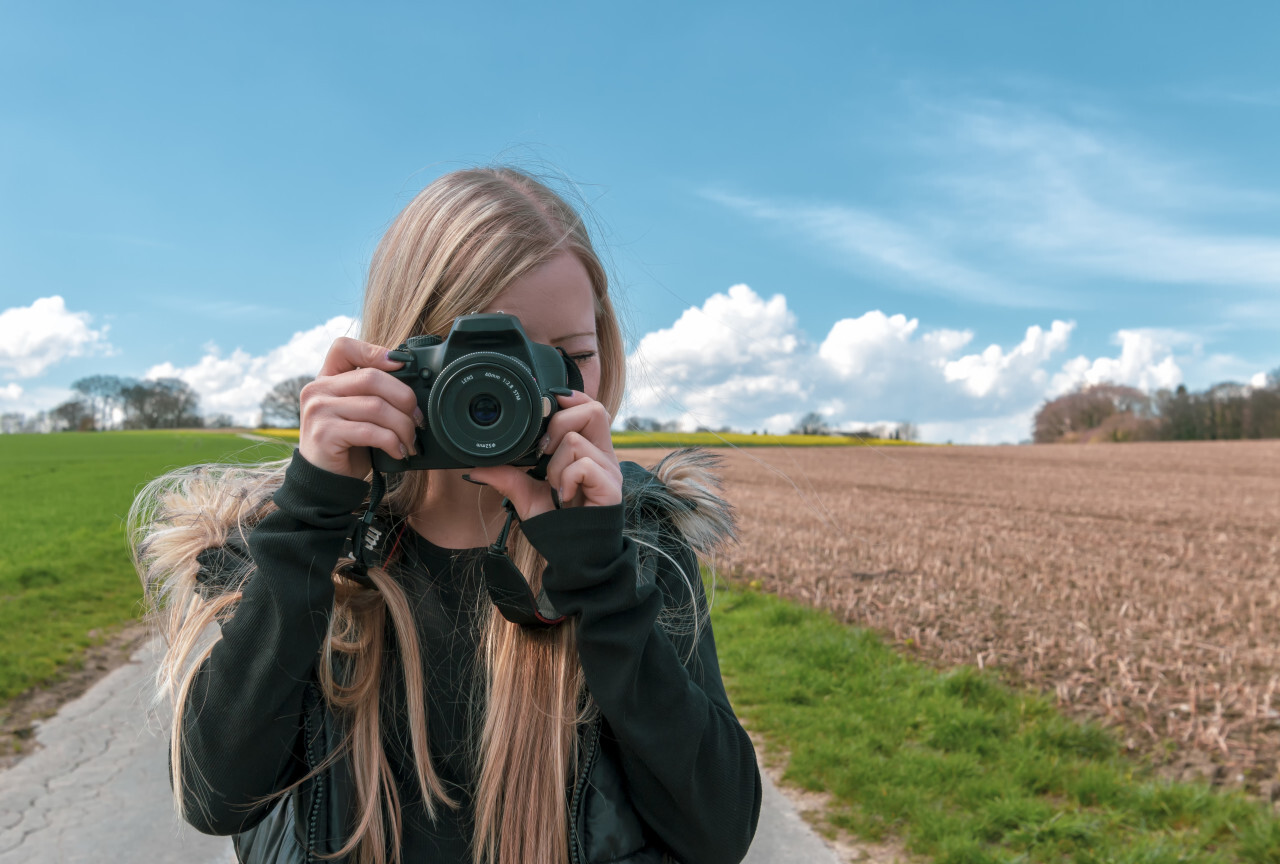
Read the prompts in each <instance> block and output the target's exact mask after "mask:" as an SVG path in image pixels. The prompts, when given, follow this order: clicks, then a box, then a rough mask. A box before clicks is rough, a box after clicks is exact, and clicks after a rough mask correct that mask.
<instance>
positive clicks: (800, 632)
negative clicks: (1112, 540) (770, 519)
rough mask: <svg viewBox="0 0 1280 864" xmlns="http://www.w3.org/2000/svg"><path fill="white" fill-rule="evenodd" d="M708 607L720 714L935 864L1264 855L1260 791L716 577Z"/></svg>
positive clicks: (991, 679)
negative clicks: (1203, 775) (1206, 778)
mask: <svg viewBox="0 0 1280 864" xmlns="http://www.w3.org/2000/svg"><path fill="white" fill-rule="evenodd" d="M711 617H712V622H713V625H714V627H715V633H716V642H717V647H718V650H719V656H720V664H721V669H722V671H723V673H724V676H725V681H726V686H727V687H728V689H729V693H730V697H731V698H732V699H733V703H734V708H735V710H737V712H738V714H739V716H741V717H742V718H743V721H744V723H745V724H746V725H747V726H748V727H749V728H751V729H753V730H755V731H757V732H759V733H760V734H762V735H763V736H764V737H765V739H766V741H767V742H768V748H769V749H770V750H772V751H775V752H787V753H789V759H790V761H789V763H788V768H787V771H786V775H785V776H786V779H787V780H788V781H789V782H792V783H794V784H796V785H798V786H801V787H803V788H806V789H810V790H814V791H825V792H828V793H830V794H831V795H833V796H834V800H835V801H836V809H835V810H834V812H832V813H831V814H830V818H831V822H832V824H833V825H835V826H837V827H841V828H845V829H847V830H849V831H850V832H852V833H853V834H855V835H857V836H861V837H865V838H868V839H873V840H879V839H884V838H890V837H891V838H895V839H897V840H899V841H901V842H903V843H904V844H905V846H906V848H907V849H908V850H909V851H910V852H911V853H914V854H917V855H920V856H925V857H927V859H929V860H932V861H935V862H938V864H985V862H993V864H994V862H1009V864H1013V862H1046V864H1047V862H1066V861H1073V862H1099V864H1101V862H1132V864H1138V862H1143V864H1163V862H1170V864H1172V862H1205V864H1218V862H1222V864H1226V862H1239V861H1245V862H1258V864H1262V862H1277V861H1280V820H1277V819H1276V818H1275V816H1273V815H1272V814H1271V812H1270V810H1269V808H1267V807H1266V806H1265V805H1263V804H1262V803H1260V802H1257V801H1253V800H1250V799H1247V798H1245V797H1244V796H1242V795H1240V794H1239V793H1225V792H1219V791H1215V790H1214V789H1212V788H1210V787H1209V786H1208V785H1207V784H1204V783H1199V784H1170V783H1166V782H1163V781H1161V780H1159V779H1156V778H1155V777H1154V776H1153V774H1152V772H1151V771H1150V770H1148V769H1147V768H1145V767H1144V766H1142V765H1140V764H1138V763H1137V762H1136V761H1135V760H1133V759H1131V758H1128V757H1126V756H1124V755H1122V754H1121V752H1120V751H1121V748H1120V746H1119V745H1118V744H1117V742H1116V740H1115V739H1114V737H1113V736H1112V735H1111V734H1109V733H1108V732H1106V731H1104V730H1102V729H1099V728H1097V727H1093V726H1088V725H1081V724H1079V723H1076V722H1075V721H1072V720H1068V719H1066V718H1064V717H1063V716H1062V715H1061V714H1059V712H1058V711H1057V710H1056V709H1055V708H1054V706H1053V705H1052V704H1051V703H1050V702H1049V701H1048V700H1046V699H1044V698H1042V697H1040V696H1038V695H1035V694H1031V693H1025V692H1018V691H1015V690H1012V689H1010V688H1009V687H1007V686H1004V685H1003V684H1001V683H1000V682H999V681H998V679H997V678H996V677H995V676H994V675H992V674H990V673H983V672H979V671H977V670H976V669H973V668H960V669H955V670H951V671H948V672H938V671H935V670H932V669H929V668H927V667H925V666H922V665H920V664H918V663H914V662H912V661H910V660H909V659H907V658H905V657H903V656H901V655H899V654H896V653H895V652H893V651H891V650H890V649H889V648H887V647H886V646H885V645H883V644H882V643H881V642H880V641H879V639H878V638H877V637H876V636H875V635H874V634H872V633H870V632H868V631H866V630H859V629H856V628H852V627H848V626H846V625H843V624H840V623H838V622H837V621H835V620H834V619H833V618H832V617H831V616H830V615H828V614H826V613H823V612H818V611H814V610H812V609H808V608H804V607H800V606H796V605H794V604H792V603H789V602H786V601H783V600H780V599H779V598H777V597H773V596H771V595H765V594H761V593H758V592H756V591H751V590H743V589H741V588H725V587H724V586H721V587H719V589H718V590H717V592H716V598H715V605H714V606H713V609H712V616H711Z"/></svg>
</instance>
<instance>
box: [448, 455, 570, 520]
mask: <svg viewBox="0 0 1280 864" xmlns="http://www.w3.org/2000/svg"><path fill="white" fill-rule="evenodd" d="M467 473H468V475H469V476H470V478H471V480H472V482H480V483H483V484H485V485H486V486H489V487H490V488H492V489H493V490H494V491H496V492H498V493H499V494H500V495H502V496H503V497H504V498H507V499H509V500H510V501H511V503H512V505H514V506H515V508H516V515H517V516H519V517H520V518H521V519H522V520H524V519H532V518H533V517H534V516H537V515H539V514H541V513H545V512H546V511H548V510H552V509H555V503H554V502H553V501H552V500H551V487H550V486H548V485H547V484H546V483H545V482H544V481H541V480H534V479H533V478H532V477H530V476H529V475H528V474H526V473H525V469H523V468H516V467H514V466H511V465H491V466H489V467H487V468H472V469H471V470H470V471H468V472H467Z"/></svg>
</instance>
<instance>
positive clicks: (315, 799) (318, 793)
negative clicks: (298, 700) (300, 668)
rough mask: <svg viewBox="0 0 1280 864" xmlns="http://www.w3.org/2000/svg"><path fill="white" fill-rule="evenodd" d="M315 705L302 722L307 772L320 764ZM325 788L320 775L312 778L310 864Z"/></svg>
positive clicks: (308, 838) (310, 708)
mask: <svg viewBox="0 0 1280 864" xmlns="http://www.w3.org/2000/svg"><path fill="white" fill-rule="evenodd" d="M314 705H315V703H314V702H313V703H312V705H311V706H308V708H307V711H306V714H305V716H304V717H303V721H302V730H303V731H302V734H304V735H306V736H307V771H314V770H315V766H316V765H318V764H319V762H318V761H317V760H316V758H315V755H316V754H315V751H314V749H313V748H314V746H315V741H314V739H313V737H312V728H311V712H312V710H313V706H314ZM324 787H325V784H324V780H323V778H322V777H320V775H316V776H315V777H314V778H312V780H311V790H312V795H311V813H310V815H309V816H308V819H307V862H308V864H311V862H314V861H315V860H316V858H315V848H316V825H317V823H318V822H319V820H320V805H321V799H322V798H323V797H324Z"/></svg>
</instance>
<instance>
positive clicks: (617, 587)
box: [130, 168, 760, 864]
mask: <svg viewBox="0 0 1280 864" xmlns="http://www.w3.org/2000/svg"><path fill="white" fill-rule="evenodd" d="M475 312H504V313H507V314H510V315H515V316H516V317H517V318H518V319H519V321H520V323H521V325H522V326H523V328H524V331H525V333H526V335H527V336H528V338H529V339H530V340H532V341H534V342H540V343H544V344H549V345H552V346H555V347H557V348H560V349H563V352H564V354H565V355H567V356H568V357H569V358H571V359H572V361H573V363H574V365H576V367H577V368H578V370H580V372H581V377H582V389H581V390H572V391H570V390H564V391H562V392H564V393H569V395H557V396H556V399H557V400H558V403H559V405H558V410H557V411H555V412H554V413H553V414H552V415H551V419H550V422H549V425H548V428H547V434H546V436H545V437H544V438H543V439H542V440H541V441H540V442H539V444H538V450H539V452H540V453H542V454H549V456H550V460H549V462H547V463H546V464H545V479H535V477H534V476H530V474H529V473H528V471H527V470H526V469H525V468H517V467H514V466H512V465H503V466H496V467H486V468H472V469H470V470H466V469H457V470H452V469H434V470H418V471H404V472H402V473H394V474H389V475H387V481H388V484H389V485H388V487H387V490H386V495H385V497H383V498H382V499H381V502H380V504H379V506H378V507H377V509H378V510H379V511H380V513H379V515H380V516H381V517H382V519H383V522H382V524H383V526H384V527H387V526H389V531H388V534H389V537H388V538H387V543H386V548H387V550H389V551H388V553H387V554H386V556H385V558H384V559H383V560H380V561H374V562H372V565H371V566H369V567H368V568H367V573H365V572H363V571H361V573H357V572H356V570H355V569H354V568H353V562H352V561H351V560H350V558H349V557H347V556H346V555H345V554H344V547H346V548H348V549H349V548H350V547H349V538H351V537H352V535H353V529H354V528H355V527H356V525H357V523H358V522H360V521H361V516H362V514H363V513H364V511H365V510H366V508H367V507H368V506H369V504H370V501H371V500H372V501H374V502H377V501H378V496H377V495H376V494H375V495H373V496H372V499H371V494H370V493H371V483H370V478H371V477H373V478H376V479H380V478H381V475H380V474H377V475H375V474H373V472H372V467H373V465H372V459H371V454H372V453H373V452H374V451H375V450H376V451H381V452H382V453H385V454H387V456H388V457H390V458H392V459H397V460H399V459H403V458H405V457H406V456H409V455H412V454H414V453H415V452H416V446H417V442H418V440H419V438H418V436H417V431H418V429H417V427H419V426H420V425H421V424H423V421H424V418H423V416H422V414H421V411H420V410H419V407H418V403H417V399H416V396H415V393H414V391H413V390H412V389H411V388H410V387H409V385H408V384H406V383H405V382H404V381H402V380H400V379H398V378H396V377H394V376H393V375H391V374H390V373H391V372H394V371H395V370H397V369H400V368H402V366H403V364H402V363H401V362H399V361H398V360H396V359H394V356H393V355H391V354H389V351H388V349H390V348H394V346H397V345H399V344H401V343H402V342H403V341H404V340H406V339H407V338H408V337H410V336H415V335H423V334H435V335H437V336H440V337H444V336H446V335H447V334H448V333H449V330H450V327H451V325H452V323H453V321H454V319H455V318H457V317H458V316H461V315H466V314H470V313H475ZM361 326H362V330H361V338H360V339H359V340H356V339H348V338H340V339H338V340H337V341H335V342H334V344H333V346H332V347H331V348H330V350H329V353H328V355H327V356H326V358H325V361H324V365H323V367H322V369H321V370H320V374H319V376H318V377H317V378H316V380H315V381H314V382H313V383H311V384H309V385H308V386H307V387H306V388H305V389H304V390H303V392H302V400H301V401H302V420H301V429H300V444H299V447H298V449H297V451H295V452H294V454H293V456H292V458H290V459H288V460H283V461H280V462H269V463H266V464H262V465H255V466H232V465H204V466H197V467H193V468H188V469H182V470H179V471H175V472H172V473H171V474H169V475H166V476H165V477H162V478H159V479H158V480H156V481H154V482H153V483H151V484H150V485H149V486H148V487H147V488H146V489H145V490H144V491H143V493H142V494H141V495H140V496H139V498H138V500H137V501H136V502H135V503H134V507H133V510H132V511H131V513H130V532H131V538H132V541H133V544H134V545H133V548H134V559H135V562H136V565H137V567H138V571H139V574H140V575H141V577H142V580H143V584H144V587H145V588H146V591H147V595H148V597H149V599H150V600H151V602H152V605H153V609H154V615H155V618H156V620H157V621H158V622H159V624H160V628H161V630H162V632H163V633H164V635H165V636H166V639H167V652H166V655H165V657H164V661H163V664H162V666H161V669H160V672H159V677H158V683H159V686H160V691H161V694H162V695H167V696H168V697H169V698H170V699H172V701H173V704H174V709H175V710H174V717H173V725H172V740H171V746H170V759H171V767H172V771H171V775H172V780H173V788H174V796H175V800H176V802H177V807H178V809H179V811H180V812H181V813H182V815H183V817H184V818H185V819H187V820H188V821H189V822H190V823H191V824H192V825H194V826H195V827H196V828H198V829H199V830H201V831H204V832H207V833H212V834H231V835H236V841H235V845H236V848H237V852H238V854H239V855H240V856H241V859H242V860H245V861H254V862H258V861H272V862H275V861H322V860H337V861H353V862H354V861H358V862H377V864H383V862H387V861H395V862H432V864H455V862H456V864H473V862H474V864H485V862H488V864H567V862H574V864H578V862H583V864H586V862H657V861H663V860H675V861H680V862H689V864H708V862H711V864H714V862H737V861H740V860H741V859H742V857H743V856H744V855H745V854H746V851H747V847H748V846H749V844H750V842H751V839H752V836H753V835H754V832H755V827H756V821H757V819H758V816H759V809H760V775H759V771H758V768H757V765H756V761H755V755H754V751H753V749H752V746H751V742H750V741H749V739H748V738H747V736H746V734H745V733H744V731H743V729H742V727H741V726H740V725H739V723H738V721H737V719H736V718H735V717H734V714H733V710H732V708H731V707H730V705H729V700H728V698H727V697H726V695H725V691H724V686H723V684H722V682H721V679H720V673H719V666H718V664H717V661H716V653H715V643H714V640H713V637H712V632H711V626H710V623H709V621H708V618H707V612H706V598H705V594H704V592H703V589H702V582H701V578H700V575H699V570H698V561H697V557H696V555H695V551H696V552H702V553H708V552H710V551H712V550H713V549H714V548H715V546H716V545H717V544H718V543H719V542H720V541H721V540H723V539H725V538H726V537H729V536H731V534H732V530H733V522H732V515H731V512H730V510H729V507H728V505H726V504H725V502H724V501H722V500H721V499H720V498H719V497H718V496H717V495H716V494H715V490H716V489H717V488H718V484H717V481H716V479H715V477H714V476H713V475H712V474H711V472H710V469H711V468H712V467H713V464H714V463H713V460H711V459H710V458H709V457H708V456H706V455H705V454H702V453H700V452H698V451H680V452H677V453H674V454H672V455H671V456H668V457H667V458H666V459H664V460H663V462H662V463H661V464H659V465H658V466H657V467H656V468H655V469H654V470H653V472H652V473H650V472H649V471H646V470H644V469H642V468H640V467H639V466H637V465H635V464H633V463H629V462H628V463H619V461H618V458H617V456H616V455H615V454H614V452H613V448H612V444H611V440H610V434H609V430H610V426H611V424H612V420H613V417H614V416H615V413H616V411H617V409H618V407H619V404H620V402H621V399H622V394H623V388H624V372H625V356H624V350H623V343H622V337H621V333H620V331H619V326H618V322H617V319H616V317H615V315H614V311H613V306H612V304H611V302H610V299H609V295H608V288H607V283H606V278H605V273H604V270H603V268H602V267H601V264H600V261H599V259H598V258H597V257H596V254H595V252H594V250H593V249H592V246H591V242H590V239H589V238H588V235H587V232H586V230H585V227H584V225H583V222H582V220H581V218H580V217H579V215H578V214H577V213H576V212H575V211H574V210H573V209H572V208H571V207H570V206H568V205H567V204H566V203H565V202H564V200H562V199H561V198H560V197H559V196H558V195H556V194H555V193H554V192H552V191H551V190H550V189H549V188H547V187H546V186H545V185H543V184H542V183H540V182H538V181H537V180H535V179H533V178H532V177H530V176H528V175H526V174H523V173H521V172H518V171H514V170H511V169H506V168H499V169H481V170H471V171H460V172H456V173H453V174H449V175H446V176H444V177H442V178H440V179H439V180H437V181H435V182H434V183H432V184H431V185H430V186H428V187H427V188H426V189H424V190H423V191H422V192H421V193H419V194H418V196H417V197H416V198H414V200H413V201H412V202H411V203H410V204H409V205H408V207H406V208H405V209H404V211H403V212H402V213H401V214H400V215H399V217H398V218H397V219H396V220H395V222H394V223H393V224H392V226H391V228H390V229H389V230H388V231H387V233H386V235H385V236H384V237H383V239H382V242H381V243H380V245H379V246H378V249H377V251H376V252H375V254H374V257H373V261H372V265H371V267H370V272H369V280H368V285H367V289H366V293H365V301H364V309H363V315H362V320H361ZM504 498H505V499H507V500H508V501H509V502H510V505H512V506H513V507H514V511H515V512H514V515H510V514H509V513H508V512H507V510H506V509H504V506H503V499H504ZM509 522H510V523H512V525H513V527H512V528H511V529H510V531H509V532H508V534H507V537H506V540H507V550H508V552H509V555H510V558H511V560H512V561H513V562H514V564H515V565H516V567H518V569H519V572H520V573H521V574H523V577H524V578H525V579H527V580H528V584H529V586H530V589H531V590H532V592H533V593H534V594H535V595H537V596H538V598H539V602H540V603H541V604H542V606H541V607H540V608H542V609H544V610H545V609H546V608H547V607H548V606H549V607H553V609H554V612H555V615H556V616H557V617H559V616H563V620H562V621H560V623H557V624H552V625H549V626H539V627H533V626H524V625H522V624H515V623H512V622H511V621H508V620H507V618H506V617H504V614H505V613H500V612H499V611H497V609H496V608H495V605H494V601H493V600H492V599H491V597H490V594H489V593H488V591H487V590H486V578H488V576H489V574H486V572H485V571H486V568H487V567H492V566H493V558H492V557H491V556H486V555H485V552H486V549H487V547H489V546H490V544H493V543H494V542H495V540H497V539H498V537H499V536H500V534H501V533H502V529H503V527H504V525H505V524H507V523H509ZM357 576H359V578H356V577H357ZM550 620H555V619H554V618H552V619H550ZM215 622H216V624H217V625H219V626H217V627H211V626H210V625H211V624H214V623H215ZM537 623H541V622H537Z"/></svg>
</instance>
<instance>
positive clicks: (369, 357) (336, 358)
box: [320, 336, 404, 375]
mask: <svg viewBox="0 0 1280 864" xmlns="http://www.w3.org/2000/svg"><path fill="white" fill-rule="evenodd" d="M388 350H389V349H387V348H384V347H382V346H380V345H373V344H371V343H369V342H361V341H360V340H359V339H352V338H351V337H349V336H339V337H338V338H337V339H335V340H333V344H332V345H330V346H329V353H328V354H326V355H325V357H324V363H323V365H321V367H320V374H321V375H341V374H342V373H343V372H350V371H351V370H352V369H363V368H374V369H385V370H387V371H391V370H394V369H399V368H400V367H402V366H404V363H402V362H401V361H399V360H392V359H391V358H390V357H388V356H387V352H388Z"/></svg>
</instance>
